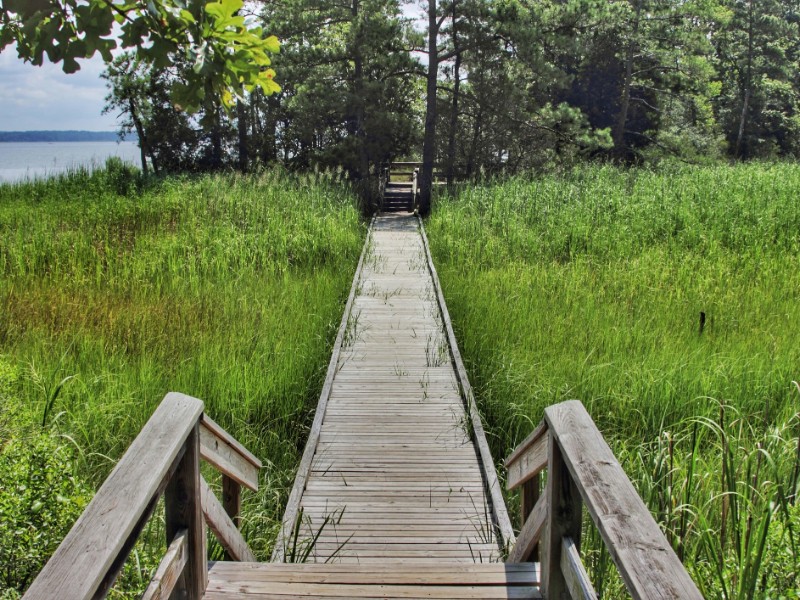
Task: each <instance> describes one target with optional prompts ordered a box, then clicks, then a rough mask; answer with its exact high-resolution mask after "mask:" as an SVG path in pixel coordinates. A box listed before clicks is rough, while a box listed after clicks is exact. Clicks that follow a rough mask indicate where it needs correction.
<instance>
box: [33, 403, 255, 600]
mask: <svg viewBox="0 0 800 600" xmlns="http://www.w3.org/2000/svg"><path fill="white" fill-rule="evenodd" d="M201 458H202V459H204V460H206V461H207V462H208V463H210V464H212V465H213V466H215V467H216V468H217V469H219V470H220V471H221V472H222V494H223V502H222V503H220V501H219V500H217V498H216V496H214V494H213V493H212V492H211V490H210V489H209V486H208V484H207V483H206V481H205V480H204V479H203V477H202V476H201V475H200V459H201ZM260 468H261V462H260V461H259V460H258V459H257V458H256V457H254V456H253V455H252V454H250V453H249V452H248V451H247V450H246V449H245V448H244V447H243V446H242V445H241V444H239V443H238V442H237V441H236V440H235V439H233V438H232V437H231V436H230V435H229V434H227V433H226V432H225V431H224V430H223V429H222V428H221V427H220V426H219V425H217V424H216V423H214V421H212V420H211V419H210V418H209V417H207V416H206V415H205V414H203V403H202V402H201V401H200V400H197V399H196V398H191V397H189V396H184V395H183V394H178V393H169V394H167V395H166V396H165V397H164V400H163V401H162V402H161V404H160V405H159V406H158V408H157V409H156V411H155V412H154V413H153V416H152V417H150V420H149V421H148V422H147V424H146V425H145V426H144V428H143V429H142V431H141V433H139V435H138V436H137V437H136V439H135V440H134V441H133V443H132V444H131V446H130V447H129V448H128V450H127V451H126V452H125V454H124V455H123V457H122V459H120V461H119V463H117V466H116V467H115V468H114V470H113V471H112V472H111V474H110V475H109V476H108V478H107V479H106V481H105V483H103V485H102V487H101V488H100V489H99V490H98V492H97V493H96V494H95V496H94V498H93V499H92V501H91V502H90V503H89V505H88V506H87V507H86V510H84V512H83V514H82V515H81V516H80V518H79V519H78V520H77V522H76V523H75V525H74V526H73V527H72V530H71V531H70V532H69V533H68V534H67V537H66V538H64V541H63V542H62V543H61V545H60V546H59V547H58V549H57V550H56V552H55V553H54V554H53V556H52V557H51V558H50V560H49V561H48V563H47V564H46V565H45V567H44V569H42V571H41V572H40V573H39V576H38V577H37V578H36V580H35V581H34V582H33V584H32V585H31V587H30V588H29V589H28V591H27V593H26V594H25V596H24V600H34V599H46V598H48V599H52V598H69V599H70V600H73V599H84V598H85V599H90V598H103V597H105V595H106V594H107V593H108V591H109V589H110V588H111V586H112V585H113V584H114V581H115V580H116V578H117V575H118V574H119V572H120V570H121V569H122V566H123V565H124V563H125V560H126V559H127V557H128V554H129V553H130V551H131V549H132V548H133V546H134V544H135V543H136V540H137V539H138V537H139V535H140V534H141V532H142V530H143V528H144V526H145V525H146V524H147V521H148V520H149V518H150V516H151V515H152V514H153V511H154V510H155V508H156V505H157V504H158V501H159V499H160V498H161V496H162V494H163V496H164V512H165V521H166V534H167V544H168V548H167V552H166V554H165V555H164V558H163V559H162V561H161V563H160V565H159V567H158V570H157V571H156V574H155V575H154V576H153V579H152V580H151V582H150V585H149V587H148V588H147V591H146V592H145V593H144V595H143V596H142V598H144V599H148V600H150V599H155V598H169V597H170V596H171V595H172V594H173V592H176V593H177V595H179V596H180V597H184V598H189V599H190V600H195V599H199V598H202V596H203V594H204V592H205V589H206V585H207V580H208V572H207V569H208V566H207V565H208V562H207V557H206V536H205V524H206V523H207V524H208V526H209V527H210V528H211V530H212V532H213V533H214V535H215V536H216V537H217V539H218V540H219V542H220V544H221V545H222V546H223V548H225V551H226V553H227V554H228V556H229V557H230V558H232V559H234V560H239V561H254V560H255V557H254V556H253V553H252V551H251V550H250V548H249V547H248V545H247V543H246V542H245V541H244V538H243V537H242V535H241V533H239V529H238V515H239V501H240V492H241V486H245V487H247V488H250V489H252V490H256V489H257V488H258V471H259V469H260ZM173 597H175V596H173Z"/></svg>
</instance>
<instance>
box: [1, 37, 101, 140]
mask: <svg viewBox="0 0 800 600" xmlns="http://www.w3.org/2000/svg"><path fill="white" fill-rule="evenodd" d="M80 65H81V70H80V71H78V72H77V73H73V74H71V75H67V74H66V73H64V72H63V71H62V70H61V66H60V65H53V64H49V63H45V64H44V65H42V66H41V67H34V66H33V65H31V64H29V63H24V62H22V61H21V60H20V59H18V58H17V56H16V53H15V51H14V48H13V46H9V47H7V48H6V49H5V50H4V51H3V52H2V53H0V130H2V131H21V130H41V129H57V130H59V129H60V130H63V129H86V130H92V131H114V130H115V129H116V116H115V115H113V114H110V115H103V114H101V113H102V110H103V106H104V105H105V100H104V98H105V96H106V93H107V90H106V86H105V81H104V80H102V79H100V74H101V73H102V72H103V69H104V64H103V60H102V58H100V56H99V55H96V56H95V57H94V58H92V59H89V60H83V61H80Z"/></svg>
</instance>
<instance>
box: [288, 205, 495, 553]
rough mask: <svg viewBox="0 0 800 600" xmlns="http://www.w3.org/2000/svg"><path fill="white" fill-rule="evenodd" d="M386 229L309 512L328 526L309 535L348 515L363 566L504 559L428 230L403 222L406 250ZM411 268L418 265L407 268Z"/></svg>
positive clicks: (320, 452) (321, 441)
mask: <svg viewBox="0 0 800 600" xmlns="http://www.w3.org/2000/svg"><path fill="white" fill-rule="evenodd" d="M383 222H384V221H379V220H378V221H374V222H373V225H372V230H371V233H370V236H371V237H370V239H371V247H372V249H371V254H370V255H369V256H367V257H364V258H363V261H362V263H361V265H362V266H361V268H360V275H361V280H360V281H359V284H358V289H359V293H360V294H361V296H355V297H354V298H353V301H352V304H351V305H350V308H349V310H350V314H354V313H353V311H354V310H358V313H357V314H358V326H357V327H356V328H355V332H353V331H351V332H350V339H355V342H354V343H352V344H350V345H348V347H346V348H345V347H343V348H342V349H341V352H340V353H339V356H338V358H337V360H338V363H337V369H336V372H335V374H334V378H333V382H332V384H331V386H330V391H329V395H328V401H327V404H326V406H325V417H324V420H323V422H322V425H321V427H320V430H319V432H318V434H317V439H316V443H315V454H314V457H313V459H312V461H311V464H310V468H309V471H308V475H307V477H306V480H305V484H304V489H303V495H302V499H301V501H300V505H301V506H302V507H303V511H304V514H305V515H306V516H308V517H311V518H312V522H313V523H316V526H315V525H314V524H312V525H310V526H308V527H307V526H305V525H303V526H302V527H301V529H302V531H304V532H306V533H307V534H311V535H313V532H314V531H315V527H319V525H320V524H321V523H322V521H323V519H324V518H325V517H326V516H330V515H331V514H333V513H334V512H335V511H336V510H337V509H344V514H345V516H343V517H341V519H338V518H337V521H338V523H339V524H340V525H342V526H343V527H350V529H348V530H347V536H348V537H349V536H351V535H352V536H353V537H352V539H351V540H350V542H349V543H348V545H347V546H349V547H348V548H347V551H348V553H349V555H351V556H353V557H354V558H357V559H360V558H365V559H371V558H376V557H377V555H376V554H375V553H380V552H387V553H394V554H387V555H386V557H388V558H390V559H391V560H393V561H395V560H400V561H402V560H404V559H409V560H415V561H416V560H417V559H419V558H424V557H425V556H430V557H431V558H439V559H447V560H448V561H461V560H474V557H473V556H472V555H471V554H470V552H478V553H480V554H481V557H482V558H483V559H489V558H490V557H495V558H497V557H498V556H499V548H498V546H497V544H496V542H495V539H496V538H495V532H494V529H495V525H494V521H493V518H492V517H491V516H489V517H488V519H487V516H486V513H485V510H486V509H485V507H487V506H489V505H491V502H490V501H489V500H488V498H487V494H486V491H485V488H484V481H485V479H484V477H483V476H482V469H481V463H480V460H479V456H478V452H477V451H476V447H475V445H474V443H473V442H472V441H471V440H470V439H469V436H468V435H467V433H466V431H465V430H464V428H463V423H464V422H465V421H466V419H468V418H469V417H468V416H467V414H466V412H465V404H464V400H463V399H462V396H461V394H460V391H459V379H458V377H457V375H456V374H455V371H454V366H453V363H452V360H451V356H450V354H449V350H447V344H448V338H447V335H446V332H445V331H443V329H442V324H441V312H440V306H439V300H438V299H437V298H436V294H435V286H434V283H433V279H432V277H431V271H430V268H429V266H428V265H427V264H426V263H427V260H428V258H427V257H426V253H425V246H424V241H423V239H422V237H421V235H420V233H419V231H418V221H417V220H416V219H413V218H408V217H406V218H405V220H404V221H401V220H399V219H398V220H397V221H394V223H395V224H396V225H398V226H399V228H403V229H405V230H406V232H405V233H402V234H401V233H393V234H392V236H393V237H394V238H395V240H396V242H395V241H393V242H391V243H389V244H386V243H384V239H383V237H384V233H383V232H382V231H380V228H379V227H377V224H378V223H383ZM389 254H392V255H393V256H394V257H393V258H391V259H389V256H388V255H389ZM409 262H413V263H416V264H417V265H418V266H417V267H415V268H413V269H410V268H409V269H405V268H404V267H403V264H404V263H405V264H406V265H408V263H409ZM387 265H393V266H391V267H387ZM400 273H404V274H400ZM351 291H352V290H351ZM365 295H366V296H367V298H366V299H365ZM381 295H383V298H381ZM423 298H424V300H423ZM398 315H399V316H398ZM442 350H444V353H445V356H444V357H442V356H440V354H441V352H442ZM406 358H407V359H408V361H409V362H408V363H405V361H404V359H406ZM329 369H330V367H329ZM317 416H319V415H317ZM307 449H308V446H307ZM351 475H352V477H353V478H352V480H351V481H348V477H350V476H351ZM489 514H491V511H490V512H489ZM353 515H355V516H353ZM465 515H469V516H470V518H467V519H465ZM398 519H399V520H398ZM409 523H413V524H414V525H415V526H416V525H418V526H419V527H420V528H424V527H437V526H438V527H441V528H440V529H438V530H437V531H439V534H437V535H430V534H429V533H425V535H419V530H416V529H415V527H414V526H410V525H409ZM380 524H383V526H384V529H383V530H381V529H379V526H380ZM393 524H394V525H393ZM453 524H456V525H459V524H460V525H461V526H460V527H455V528H453V527H452V525H453ZM363 527H368V528H372V529H366V530H365V529H363ZM342 531H345V530H344V529H342V530H341V531H338V530H337V528H336V527H330V526H329V527H328V528H327V529H326V530H325V531H324V532H323V534H322V535H321V537H320V539H319V540H318V544H317V547H316V548H315V552H316V556H318V557H319V558H320V559H324V558H325V557H326V556H329V555H330V554H331V553H333V552H334V551H335V550H336V549H337V548H338V547H339V545H340V544H341V540H342V538H341V533H342ZM370 531H372V532H373V533H374V534H369V532H370ZM360 532H366V533H367V535H359V533H360ZM387 532H388V534H387ZM423 533H424V532H423ZM411 534H415V535H411ZM481 536H483V537H481ZM379 542H380V543H379ZM395 542H397V543H395ZM411 542H414V544H416V546H415V545H414V544H412V543H411ZM481 542H486V543H487V546H486V547H485V548H483V547H481V546H480V545H479V544H480V543H481ZM420 544H422V546H420ZM448 545H452V547H453V548H459V549H460V550H458V552H455V551H454V550H451V549H449V546H448ZM384 546H386V547H384ZM405 546H410V547H412V548H414V549H413V550H410V549H408V548H405ZM428 546H430V547H428ZM404 552H405V553H408V552H413V553H414V554H411V555H407V556H405V555H404V554H403V553H404ZM418 553H423V554H418ZM428 553H430V554H428ZM337 559H338V557H337Z"/></svg>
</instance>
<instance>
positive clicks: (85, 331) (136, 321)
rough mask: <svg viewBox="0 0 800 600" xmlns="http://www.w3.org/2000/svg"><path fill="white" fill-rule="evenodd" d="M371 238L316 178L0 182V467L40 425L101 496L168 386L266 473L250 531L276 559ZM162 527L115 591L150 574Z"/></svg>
mask: <svg viewBox="0 0 800 600" xmlns="http://www.w3.org/2000/svg"><path fill="white" fill-rule="evenodd" d="M365 232H366V227H365V225H364V223H363V222H362V221H361V219H360V217H359V214H358V210H357V208H356V203H355V198H354V195H353V193H352V192H351V190H350V189H349V187H348V186H347V185H344V184H342V183H340V182H339V181H338V180H337V179H336V177H334V176H333V175H326V174H319V173H317V174H314V173H311V174H290V173H287V172H284V171H281V170H272V171H264V172H261V173H258V174H254V175H248V176H240V175H209V176H198V177H181V178H169V179H164V180H160V181H154V182H153V181H151V182H149V183H146V182H144V181H142V180H140V179H138V176H137V175H136V174H135V173H127V174H126V173H120V172H118V171H114V169H110V170H107V171H101V172H96V173H93V174H89V173H85V172H74V173H71V174H68V175H66V176H62V177H60V178H57V179H54V180H45V181H37V182H30V183H24V184H19V185H2V186H0V307H2V308H0V312H1V313H2V315H3V317H2V319H0V394H2V395H3V403H2V407H0V433H1V434H2V435H3V438H4V439H2V440H0V454H1V453H2V452H3V449H4V448H5V447H6V446H7V445H8V442H9V440H12V439H13V440H23V441H24V440H25V439H33V438H34V437H35V436H38V435H39V434H40V432H41V431H42V430H44V431H45V432H46V433H47V434H48V435H51V436H52V437H54V438H55V439H57V440H58V443H59V444H60V445H61V446H63V447H65V448H67V449H69V448H73V449H77V450H76V451H75V453H74V457H73V458H74V461H75V465H76V469H75V474H74V475H75V476H76V477H78V478H79V479H80V480H81V481H84V482H86V485H87V486H88V487H90V488H94V487H97V486H98V485H99V483H100V482H102V480H103V479H104V478H105V476H106V475H107V474H108V472H109V471H110V469H111V468H112V467H113V465H114V463H115V461H116V459H118V458H119V457H120V456H121V455H122V453H123V452H124V450H125V449H126V448H127V446H128V444H129V443H130V442H131V440H132V439H133V438H134V437H135V436H136V434H137V433H138V432H139V430H140V428H141V427H142V425H143V424H144V423H145V421H146V420H147V419H148V418H149V416H150V415H151V414H152V412H153V410H154V409H155V407H156V406H157V404H158V403H159V402H160V400H161V398H163V396H164V394H165V393H166V392H167V391H170V390H176V391H181V392H183V393H186V394H190V395H193V396H196V397H198V398H201V399H202V400H203V401H204V402H205V403H206V410H207V412H208V413H209V415H210V416H211V417H212V418H213V419H215V420H216V421H217V422H218V423H220V424H221V425H222V426H223V427H224V428H225V429H226V430H227V431H229V432H230V433H231V434H232V435H234V437H236V438H237V439H238V440H240V441H241V442H242V443H243V444H244V445H245V446H246V447H247V448H248V449H250V450H251V451H252V452H253V453H254V454H256V455H257V456H259V457H260V458H261V459H263V461H264V464H265V468H264V471H263V473H262V478H261V489H260V491H259V492H258V493H257V494H252V493H246V494H245V495H244V497H243V511H242V521H243V526H242V527H243V531H244V534H245V536H246V537H247V539H248V541H249V542H250V544H251V547H252V548H253V549H254V551H255V553H256V555H257V556H258V557H259V558H260V559H263V560H268V558H269V555H270V553H271V550H272V545H273V544H274V542H275V538H276V534H277V531H278V528H279V526H280V520H281V517H282V512H283V506H284V504H285V502H286V499H287V497H288V493H289V491H290V489H291V485H292V483H293V479H294V473H295V470H296V467H297V464H298V462H299V458H300V455H301V453H302V449H303V445H304V442H305V437H306V434H307V430H308V427H309V426H310V423H311V419H312V418H313V411H314V408H315V406H316V401H317V398H318V395H319V391H320V389H321V386H322V381H323V379H324V374H325V367H326V365H327V361H328V358H329V355H330V349H331V346H332V344H333V340H334V338H335V335H336V330H337V327H338V323H339V320H340V319H341V314H342V310H343V307H344V303H345V301H346V298H347V293H348V290H349V287H350V282H351V280H352V277H353V273H354V270H355V266H356V262H357V260H358V255H359V252H360V250H361V247H362V245H363V242H364V236H365ZM4 369H5V371H8V372H9V373H14V374H15V375H14V377H13V380H12V378H11V377H8V378H5V379H3V373H4V372H5V371H4ZM6 383H7V386H6V387H7V389H5V388H4V387H3V386H4V385H6ZM4 389H5V391H3V390H4ZM15 447H16V446H15ZM208 476H209V477H211V475H210V473H209V474H208ZM212 485H214V481H213V480H212ZM4 486H5V482H0V489H3V488H4ZM69 525H71V523H70V524H67V525H66V527H67V529H68V527H69ZM158 527H159V524H158V523H157V520H156V523H155V524H154V525H153V531H152V535H150V536H147V535H146V536H144V539H143V541H142V543H141V544H140V545H139V546H138V547H137V549H136V552H134V554H133V555H132V558H131V560H130V561H129V563H128V565H126V568H125V571H124V575H123V579H122V582H121V585H120V586H118V589H117V590H116V591H115V592H114V594H116V595H118V596H122V597H127V596H132V595H135V592H136V590H138V589H140V587H141V586H140V584H141V582H142V581H144V582H145V583H146V582H147V580H148V579H149V572H150V571H149V570H150V569H151V568H152V567H153V564H152V561H151V557H152V556H155V555H157V554H158V553H159V545H160V544H161V543H162V541H161V537H162V535H160V534H159V531H158ZM160 533H161V534H163V532H160ZM62 536H63V534H62ZM0 545H2V543H0ZM50 550H51V551H52V548H51V549H50ZM37 551H38V552H39V553H40V554H45V555H46V553H47V549H45V548H39V549H37ZM212 551H213V546H212ZM45 558H46V556H45ZM137 565H138V566H137ZM18 591H21V590H18Z"/></svg>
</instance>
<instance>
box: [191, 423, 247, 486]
mask: <svg viewBox="0 0 800 600" xmlns="http://www.w3.org/2000/svg"><path fill="white" fill-rule="evenodd" d="M220 432H223V433H224V431H223V430H222V429H221V428H220V427H219V426H218V425H217V424H216V423H214V422H213V421H211V419H208V418H206V419H204V420H203V421H202V422H201V423H200V456H201V457H202V458H203V460H205V461H206V462H208V463H210V464H212V465H214V466H215V467H216V468H217V469H219V470H220V471H221V472H222V473H223V474H224V475H227V476H228V477H230V478H231V479H233V480H235V481H236V482H238V483H239V484H241V485H243V486H245V487H247V488H249V489H251V490H253V491H257V490H258V470H259V469H260V468H261V463H260V462H259V461H258V460H257V459H255V463H257V464H254V462H253V461H252V460H251V457H252V455H251V454H250V453H249V452H248V453H247V455H245V454H244V453H242V451H241V445H240V444H239V443H238V442H236V441H235V440H233V438H231V437H230V436H229V435H228V434H225V436H226V437H223V436H222V435H220ZM231 440H233V442H235V444H236V445H234V444H233V443H231ZM245 452H246V451H245ZM248 455H249V456H248ZM253 458H254V457H253Z"/></svg>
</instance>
